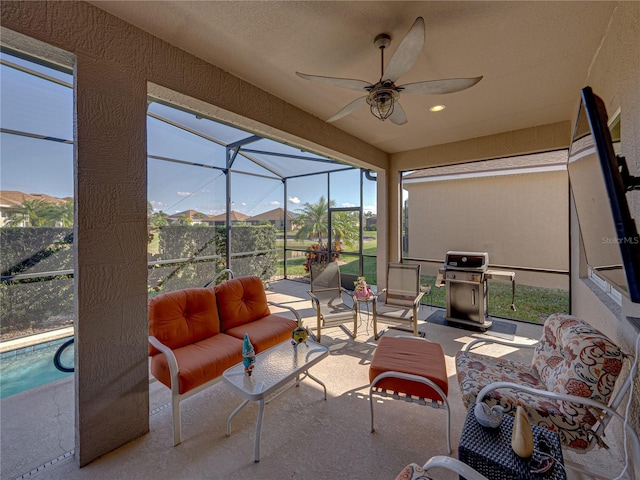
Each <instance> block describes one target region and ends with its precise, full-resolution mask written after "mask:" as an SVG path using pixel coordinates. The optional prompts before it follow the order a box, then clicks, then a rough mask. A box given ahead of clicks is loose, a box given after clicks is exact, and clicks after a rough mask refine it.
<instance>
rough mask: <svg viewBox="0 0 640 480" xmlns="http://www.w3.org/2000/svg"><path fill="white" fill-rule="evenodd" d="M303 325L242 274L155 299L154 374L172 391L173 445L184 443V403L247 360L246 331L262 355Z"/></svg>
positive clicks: (152, 301)
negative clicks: (277, 312) (278, 309)
mask: <svg viewBox="0 0 640 480" xmlns="http://www.w3.org/2000/svg"><path fill="white" fill-rule="evenodd" d="M269 305H275V306H279V307H282V308H285V309H287V310H289V311H291V312H292V313H293V315H294V316H295V317H296V320H292V319H289V318H286V317H283V316H280V315H274V314H272V313H271V311H270V310H269ZM300 324H301V320H300V316H299V315H298V313H297V312H296V311H295V310H294V309H292V308H291V307H288V306H286V305H279V304H276V303H274V302H267V296H266V294H265V291H264V287H263V284H262V280H261V279H260V278H258V277H238V278H234V279H231V280H228V281H226V282H224V283H221V284H219V285H216V286H215V287H214V288H189V289H185V290H177V291H174V292H168V293H163V294H161V295H158V296H157V297H153V298H151V299H150V300H149V356H150V357H151V374H152V375H153V376H154V377H155V378H156V379H158V381H160V382H162V383H163V384H164V385H166V386H167V387H169V388H170V389H171V396H172V406H173V443H174V445H178V444H179V443H180V442H181V441H182V434H181V422H180V401H181V400H184V399H185V398H187V397H190V396H192V395H194V394H196V393H198V392H200V391H202V390H204V389H205V388H207V387H209V386H211V385H213V384H214V383H217V382H218V381H220V379H221V375H222V373H223V372H224V371H225V370H226V369H227V368H229V367H231V366H233V365H235V364H236V363H239V362H241V361H242V343H243V338H244V334H245V333H248V334H249V338H250V339H251V343H252V344H253V346H254V348H255V352H256V353H260V352H262V351H264V350H266V349H268V348H270V347H273V346H274V345H277V344H278V343H281V342H284V341H287V340H290V339H291V332H292V330H293V329H294V328H295V327H296V326H298V325H300Z"/></svg>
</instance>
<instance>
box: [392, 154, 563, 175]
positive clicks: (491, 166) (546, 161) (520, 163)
mask: <svg viewBox="0 0 640 480" xmlns="http://www.w3.org/2000/svg"><path fill="white" fill-rule="evenodd" d="M566 164H567V151H566V150H558V151H554V152H545V153H537V154H532V155H518V156H515V157H508V158H496V159H493V160H481V161H477V162H467V163H460V164H456V165H446V166H442V167H431V168H424V169H421V170H416V171H415V172H412V173H410V174H407V175H405V176H404V177H403V178H402V180H403V181H406V180H417V179H424V178H433V177H447V176H450V175H465V174H466V175H474V174H477V175H480V174H483V173H486V172H499V171H506V170H511V171H518V170H523V171H524V170H525V169H530V168H545V167H546V168H552V167H558V166H566Z"/></svg>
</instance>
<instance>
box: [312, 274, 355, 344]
mask: <svg viewBox="0 0 640 480" xmlns="http://www.w3.org/2000/svg"><path fill="white" fill-rule="evenodd" d="M309 273H310V275H311V290H310V291H309V292H307V293H309V296H310V297H311V303H312V305H313V308H314V309H315V310H316V315H317V319H318V331H317V337H318V342H319V341H320V338H321V330H322V327H334V326H339V327H341V328H342V329H343V330H344V331H345V332H346V333H347V334H348V335H350V336H351V337H353V338H356V334H357V331H358V302H357V301H356V299H355V297H352V299H353V300H352V301H353V303H352V304H351V305H348V304H346V303H345V302H344V298H343V295H350V294H349V292H348V291H347V289H345V288H344V287H342V284H341V280H340V268H339V267H338V263H337V262H329V263H312V264H311V265H310V268H309ZM350 296H351V295H350ZM345 322H353V331H350V330H349V329H348V328H346V327H345V326H344V323H345Z"/></svg>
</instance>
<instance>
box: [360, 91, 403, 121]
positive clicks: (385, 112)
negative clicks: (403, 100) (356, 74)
mask: <svg viewBox="0 0 640 480" xmlns="http://www.w3.org/2000/svg"><path fill="white" fill-rule="evenodd" d="M397 100H398V90H397V89H395V88H393V87H384V86H381V87H379V88H376V89H373V90H371V92H369V95H367V103H368V104H369V105H370V107H371V113H372V114H373V116H374V117H376V118H379V119H380V120H386V119H387V118H389V117H390V116H391V115H392V114H393V107H394V104H395V103H396V101H397Z"/></svg>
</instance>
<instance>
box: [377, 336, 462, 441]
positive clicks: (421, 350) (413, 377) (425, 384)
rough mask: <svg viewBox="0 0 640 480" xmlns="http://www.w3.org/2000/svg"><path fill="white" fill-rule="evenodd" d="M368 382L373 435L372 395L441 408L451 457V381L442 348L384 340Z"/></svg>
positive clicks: (411, 341)
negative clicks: (443, 412)
mask: <svg viewBox="0 0 640 480" xmlns="http://www.w3.org/2000/svg"><path fill="white" fill-rule="evenodd" d="M369 381H370V382H371V386H370V387H369V403H370V406H371V431H372V432H374V431H375V429H374V427H373V395H381V396H383V397H389V396H390V397H391V398H397V399H399V398H402V399H403V400H405V401H407V402H416V403H419V404H421V405H430V406H432V407H434V408H442V409H445V410H446V411H447V449H448V453H451V439H450V429H451V411H450V410H449V401H448V400H447V393H448V391H449V381H448V377H447V366H446V364H445V360H444V353H443V351H442V347H441V346H440V344H438V343H435V342H430V341H429V340H426V339H424V338H420V337H408V336H407V337H404V336H403V337H382V338H381V339H380V342H379V343H378V347H377V348H376V351H375V353H374V354H373V360H372V361H371V365H370V366H369ZM389 392H391V393H389Z"/></svg>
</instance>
